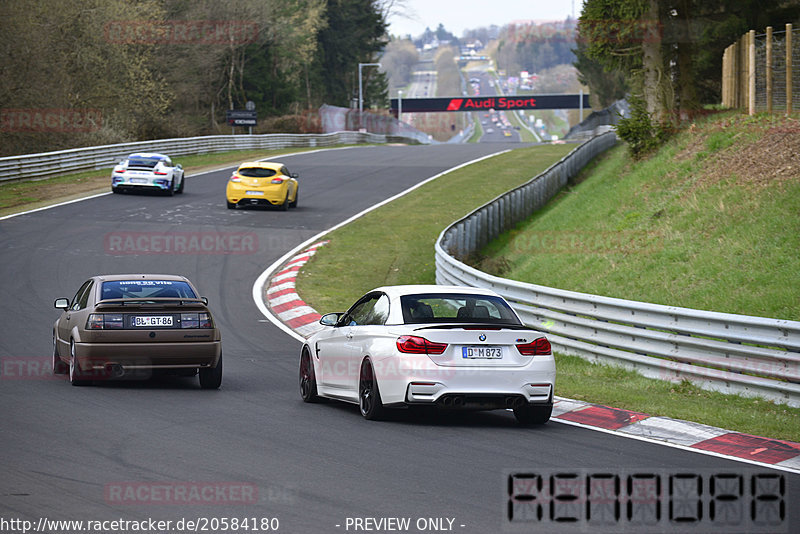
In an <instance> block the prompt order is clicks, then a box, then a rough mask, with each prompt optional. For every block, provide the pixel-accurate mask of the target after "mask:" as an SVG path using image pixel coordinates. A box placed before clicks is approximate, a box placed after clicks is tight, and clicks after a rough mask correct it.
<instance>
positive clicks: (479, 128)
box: [467, 113, 483, 143]
mask: <svg viewBox="0 0 800 534" xmlns="http://www.w3.org/2000/svg"><path fill="white" fill-rule="evenodd" d="M473 115H474V116H475V121H474V123H473V124H475V128H474V129H473V130H472V135H471V136H470V137H469V139H468V140H467V143H477V142H479V141H480V140H481V137H483V125H481V120H480V119H479V118H478V117H477V115H478V114H477V113H473Z"/></svg>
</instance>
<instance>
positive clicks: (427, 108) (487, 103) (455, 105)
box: [391, 94, 589, 113]
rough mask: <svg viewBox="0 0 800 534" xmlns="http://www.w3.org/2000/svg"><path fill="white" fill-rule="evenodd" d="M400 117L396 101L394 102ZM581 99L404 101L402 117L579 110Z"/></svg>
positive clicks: (573, 96)
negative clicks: (439, 113) (458, 113)
mask: <svg viewBox="0 0 800 534" xmlns="http://www.w3.org/2000/svg"><path fill="white" fill-rule="evenodd" d="M391 106H392V112H394V113H397V99H396V98H393V99H392V101H391ZM580 107H581V105H580V95H578V94H570V95H524V96H464V97H456V98H404V99H403V113H425V112H434V111H482V110H489V109H494V110H497V111H500V110H505V111H511V110H515V109H578V108H580ZM583 107H584V108H586V109H588V108H589V95H583Z"/></svg>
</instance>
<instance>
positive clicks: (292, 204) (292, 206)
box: [289, 188, 300, 208]
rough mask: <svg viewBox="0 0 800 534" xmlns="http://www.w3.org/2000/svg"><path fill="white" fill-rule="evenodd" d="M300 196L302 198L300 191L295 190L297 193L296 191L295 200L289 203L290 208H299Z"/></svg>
mask: <svg viewBox="0 0 800 534" xmlns="http://www.w3.org/2000/svg"><path fill="white" fill-rule="evenodd" d="M299 196H300V189H299V188H298V189H295V191H294V200H293V201H292V202H290V203H289V207H290V208H296V207H297V199H298V197H299Z"/></svg>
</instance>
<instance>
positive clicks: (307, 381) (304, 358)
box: [300, 349, 319, 402]
mask: <svg viewBox="0 0 800 534" xmlns="http://www.w3.org/2000/svg"><path fill="white" fill-rule="evenodd" d="M300 396H301V397H302V398H303V401H304V402H316V401H317V400H319V395H318V394H317V379H316V377H315V376H314V362H312V361H311V356H310V355H309V354H308V351H307V350H306V349H303V354H302V355H301V356H300Z"/></svg>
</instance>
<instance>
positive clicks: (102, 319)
mask: <svg viewBox="0 0 800 534" xmlns="http://www.w3.org/2000/svg"><path fill="white" fill-rule="evenodd" d="M122 327H123V321H122V314H121V313H92V314H90V315H89V318H88V319H86V330H108V329H111V328H122Z"/></svg>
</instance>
